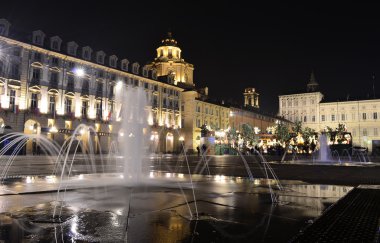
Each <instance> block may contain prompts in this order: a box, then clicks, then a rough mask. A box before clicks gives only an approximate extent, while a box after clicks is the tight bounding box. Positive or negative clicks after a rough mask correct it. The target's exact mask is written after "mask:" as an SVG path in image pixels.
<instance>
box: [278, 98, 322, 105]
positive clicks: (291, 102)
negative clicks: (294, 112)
mask: <svg viewBox="0 0 380 243" xmlns="http://www.w3.org/2000/svg"><path fill="white" fill-rule="evenodd" d="M281 104H282V107H286V104H288V106H289V107H291V106H298V105H302V106H305V105H306V104H307V99H306V98H301V99H300V101H298V99H293V100H291V99H289V100H288V102H286V100H282V102H281ZM309 104H310V105H314V104H315V99H314V98H310V99H309Z"/></svg>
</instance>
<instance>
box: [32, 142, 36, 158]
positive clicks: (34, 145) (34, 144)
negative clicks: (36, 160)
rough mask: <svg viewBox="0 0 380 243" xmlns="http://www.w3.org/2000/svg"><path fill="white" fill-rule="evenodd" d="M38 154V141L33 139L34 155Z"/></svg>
mask: <svg viewBox="0 0 380 243" xmlns="http://www.w3.org/2000/svg"><path fill="white" fill-rule="evenodd" d="M36 153H37V143H36V139H33V142H32V154H33V155H36Z"/></svg>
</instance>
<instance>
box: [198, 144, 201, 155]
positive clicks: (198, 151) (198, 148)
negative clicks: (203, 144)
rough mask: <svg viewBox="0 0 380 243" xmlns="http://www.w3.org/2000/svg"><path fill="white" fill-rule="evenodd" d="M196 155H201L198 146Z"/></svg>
mask: <svg viewBox="0 0 380 243" xmlns="http://www.w3.org/2000/svg"><path fill="white" fill-rule="evenodd" d="M197 153H198V157H199V155H200V153H201V151H200V150H199V146H197Z"/></svg>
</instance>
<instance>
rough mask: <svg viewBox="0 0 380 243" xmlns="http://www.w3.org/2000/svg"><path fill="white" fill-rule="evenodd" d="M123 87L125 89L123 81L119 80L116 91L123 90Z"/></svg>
mask: <svg viewBox="0 0 380 243" xmlns="http://www.w3.org/2000/svg"><path fill="white" fill-rule="evenodd" d="M121 87H123V81H121V80H119V81H118V82H117V83H116V89H117V90H119V89H121Z"/></svg>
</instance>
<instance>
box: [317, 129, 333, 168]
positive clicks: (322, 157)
mask: <svg viewBox="0 0 380 243" xmlns="http://www.w3.org/2000/svg"><path fill="white" fill-rule="evenodd" d="M318 160H319V161H330V160H331V150H330V147H329V145H328V144H327V136H326V134H321V136H320V138H319V154H318Z"/></svg>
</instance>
